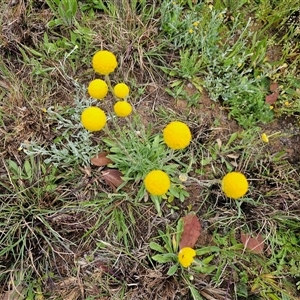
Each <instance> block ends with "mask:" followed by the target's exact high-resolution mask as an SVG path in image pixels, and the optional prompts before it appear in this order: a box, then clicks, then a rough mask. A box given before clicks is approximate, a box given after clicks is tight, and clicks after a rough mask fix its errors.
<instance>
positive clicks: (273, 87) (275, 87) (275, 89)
mask: <svg viewBox="0 0 300 300" xmlns="http://www.w3.org/2000/svg"><path fill="white" fill-rule="evenodd" d="M278 88H279V84H278V83H277V82H272V83H271V84H270V91H271V92H272V93H274V92H277V93H278Z"/></svg>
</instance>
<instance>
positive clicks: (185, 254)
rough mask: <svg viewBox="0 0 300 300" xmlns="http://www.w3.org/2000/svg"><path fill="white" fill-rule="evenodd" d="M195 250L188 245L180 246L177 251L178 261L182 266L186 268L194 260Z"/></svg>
mask: <svg viewBox="0 0 300 300" xmlns="http://www.w3.org/2000/svg"><path fill="white" fill-rule="evenodd" d="M195 256H196V251H195V250H194V249H193V248H190V247H184V248H182V249H181V250H180V251H179V253H178V261H179V263H180V264H181V265H182V266H183V267H184V268H188V267H189V266H190V265H191V264H192V263H193V261H194V257H195Z"/></svg>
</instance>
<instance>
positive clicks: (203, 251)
mask: <svg viewBox="0 0 300 300" xmlns="http://www.w3.org/2000/svg"><path fill="white" fill-rule="evenodd" d="M210 252H220V248H219V247H217V246H209V247H204V248H201V249H197V250H196V253H197V255H198V256H200V255H204V254H207V253H210Z"/></svg>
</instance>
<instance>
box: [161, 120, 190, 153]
mask: <svg viewBox="0 0 300 300" xmlns="http://www.w3.org/2000/svg"><path fill="white" fill-rule="evenodd" d="M163 136H164V141H165V143H166V144H167V145H168V146H169V147H170V148H171V149H175V150H176V149H183V148H185V147H187V146H188V145H189V144H190V142H191V139H192V134H191V131H190V129H189V127H188V126H187V125H186V124H184V123H182V122H180V121H174V122H171V123H169V124H168V125H167V126H166V127H165V129H164V131H163Z"/></svg>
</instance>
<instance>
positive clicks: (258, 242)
mask: <svg viewBox="0 0 300 300" xmlns="http://www.w3.org/2000/svg"><path fill="white" fill-rule="evenodd" d="M241 242H242V243H243V245H244V246H245V247H246V248H247V249H249V250H251V251H252V252H254V253H257V254H260V253H263V251H264V239H263V237H262V236H261V234H257V235H256V237H253V238H252V237H251V236H250V235H248V234H245V233H241Z"/></svg>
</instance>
